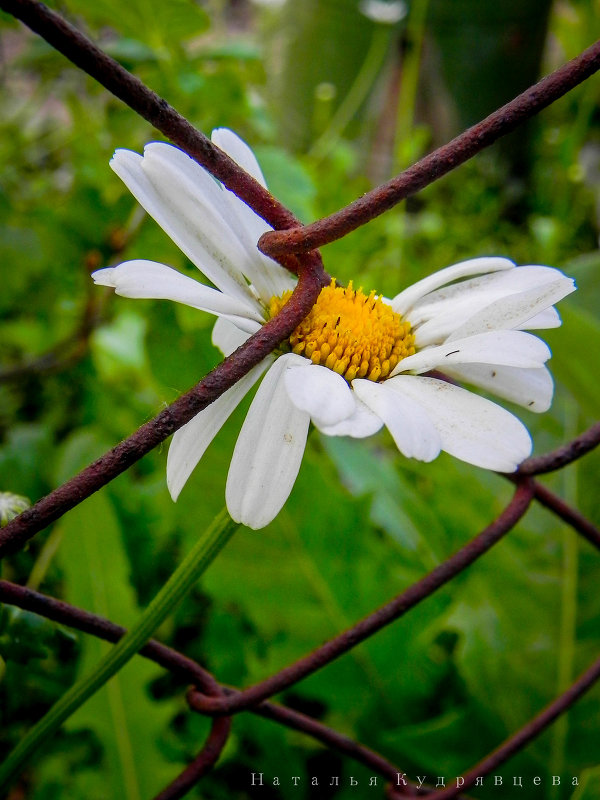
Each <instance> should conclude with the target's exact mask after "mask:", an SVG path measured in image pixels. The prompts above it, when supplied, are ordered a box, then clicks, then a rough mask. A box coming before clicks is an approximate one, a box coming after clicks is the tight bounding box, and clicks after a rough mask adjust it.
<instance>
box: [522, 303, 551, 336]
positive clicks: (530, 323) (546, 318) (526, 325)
mask: <svg viewBox="0 0 600 800" xmlns="http://www.w3.org/2000/svg"><path fill="white" fill-rule="evenodd" d="M561 324H562V320H561V318H560V314H559V313H558V311H557V310H556V309H555V308H554V306H552V307H551V308H546V309H544V311H540V313H539V314H536V315H535V317H532V318H531V319H528V320H526V321H525V322H523V323H522V324H521V325H515V328H516V329H517V330H525V331H535V330H542V329H543V328H560V326H561Z"/></svg>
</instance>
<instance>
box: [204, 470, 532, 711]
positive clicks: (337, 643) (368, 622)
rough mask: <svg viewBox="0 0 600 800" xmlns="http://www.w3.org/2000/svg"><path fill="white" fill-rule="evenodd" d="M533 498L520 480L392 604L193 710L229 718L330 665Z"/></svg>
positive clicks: (463, 562)
mask: <svg viewBox="0 0 600 800" xmlns="http://www.w3.org/2000/svg"><path fill="white" fill-rule="evenodd" d="M532 497H533V485H532V481H531V480H530V479H524V480H522V481H521V482H520V483H519V485H518V486H517V489H516V491H515V493H514V495H513V498H512V500H511V502H510V503H509V504H508V506H507V507H506V508H505V509H504V511H503V512H502V513H501V514H500V515H499V516H498V517H497V518H496V519H495V520H494V521H493V522H491V523H490V524H489V525H488V526H487V528H484V530H483V531H481V533H479V534H478V535H477V536H476V537H475V538H474V539H472V540H471V541H470V542H469V543H468V544H466V545H465V546H464V547H462V548H461V549H460V550H457V551H456V553H454V554H453V555H452V556H450V558H448V559H447V560H446V561H444V562H443V563H442V564H440V565H439V566H438V567H436V568H435V569H433V570H432V571H431V572H430V573H428V574H427V575H425V577H423V578H421V579H420V580H419V581H417V582H416V583H413V585H412V586H410V587H409V588H408V589H407V590H406V591H404V592H403V593H402V594H400V595H398V597H395V598H394V599H393V600H392V601H391V602H389V603H387V604H386V605H384V606H382V607H381V608H379V609H377V611H374V612H373V613H372V614H369V616H367V617H365V618H364V619H362V620H361V621H360V622H358V623H357V624H356V625H353V626H352V627H351V628H349V629H348V630H346V631H344V632H343V633H341V634H339V635H338V636H336V637H335V638H333V639H330V640H329V641H328V642H326V643H325V644H324V645H322V646H321V647H319V648H317V649H316V650H314V651H313V652H312V653H310V654H309V655H307V656H304V658H301V659H299V660H298V661H296V662H295V663H293V664H290V665H289V666H288V667H285V668H284V669H282V670H280V671H279V672H278V673H276V674H275V675H272V676H271V677H270V678H267V679H266V680H264V681H261V682H260V683H257V684H255V685H254V686H251V687H250V688H249V689H245V690H244V691H242V692H240V693H239V694H237V695H235V696H231V695H230V696H227V697H221V698H215V697H209V696H203V695H202V694H201V693H200V692H196V693H195V695H194V707H195V708H196V709H197V710H199V711H202V713H204V714H230V713H232V712H233V711H238V710H240V709H243V708H249V707H251V706H252V705H254V704H256V703H260V702H261V701H263V700H265V699H266V698H267V697H271V696H272V695H274V694H277V693H278V692H281V691H283V690H284V689H287V688H288V687H289V686H291V685H292V684H294V683H296V682H298V681H300V680H302V679H303V678H306V677H307V676H308V675H312V673H313V672H316V671H317V670H319V669H321V668H322V667H323V666H325V665H326V664H330V663H331V662H332V661H334V660H335V659H336V658H339V657H340V656H341V655H343V654H344V653H347V652H348V651H349V650H351V649H352V648H353V647H355V646H356V645H357V644H359V643H360V642H362V641H364V640H365V639H367V638H368V637H369V636H372V635H373V634H374V633H376V632H377V631H379V630H381V629H382V628H384V627H385V626H386V625H389V624H390V623H391V622H393V621H394V620H397V619H399V617H401V616H403V615H404V614H406V612H407V611H409V610H410V609H411V608H413V607H414V606H416V605H417V604H418V603H420V602H421V601H422V600H424V599H425V598H427V597H429V596H430V595H432V594H433V593H434V592H435V591H436V590H437V589H439V588H440V587H441V586H443V585H444V584H445V583H448V581H450V580H452V578H454V577H455V576H456V575H458V573H459V572H462V570H464V569H465V568H466V567H468V566H469V565H470V564H472V563H473V562H474V561H475V560H476V559H478V558H479V557H480V556H481V555H483V554H484V553H486V552H487V551H488V550H489V549H490V548H491V547H492V546H493V545H495V544H496V542H498V541H500V539H501V538H502V537H503V536H504V535H505V534H506V533H508V531H509V530H510V529H511V528H512V527H513V526H514V525H515V524H516V523H517V522H518V520H520V519H521V517H522V516H523V515H524V514H525V512H526V511H527V509H528V508H529V504H530V503H531V499H532Z"/></svg>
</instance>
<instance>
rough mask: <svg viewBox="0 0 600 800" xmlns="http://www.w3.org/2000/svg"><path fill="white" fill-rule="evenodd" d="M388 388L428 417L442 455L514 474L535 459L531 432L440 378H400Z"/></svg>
mask: <svg viewBox="0 0 600 800" xmlns="http://www.w3.org/2000/svg"><path fill="white" fill-rule="evenodd" d="M388 383H390V384H392V386H393V388H394V389H395V390H396V391H398V392H400V393H402V394H403V395H405V396H406V397H407V398H410V399H411V400H412V401H413V402H414V403H416V404H418V406H419V407H420V408H422V409H423V410H424V412H426V413H427V415H428V417H429V418H430V419H431V421H432V422H433V424H434V425H435V427H436V429H437V430H438V432H439V434H440V437H441V443H442V449H443V450H445V451H446V452H447V453H450V455H452V456H454V457H455V458H459V459H461V461H466V462H467V463H469V464H474V465H475V466H478V467H484V468H485V469H493V470H497V471H498V472H514V470H515V469H516V468H517V467H518V465H519V464H520V463H521V462H522V461H523V460H524V459H525V458H527V456H529V454H530V453H531V438H530V436H529V433H528V432H527V428H525V426H524V425H523V424H522V423H521V422H520V421H519V420H518V419H517V418H516V417H514V416H513V415H512V414H510V413H509V412H508V411H506V410H505V409H504V408H502V407H501V406H498V405H496V404H495V403H492V402H491V401H490V400H485V399H484V398H483V397H479V396H478V395H476V394H473V393H472V392H468V391H467V390H466V389H461V388H460V387H458V386H453V385H452V384H450V383H446V382H445V381H439V380H436V379H435V378H423V377H417V376H414V375H400V376H398V377H397V378H392V379H391V380H390V381H389V382H388Z"/></svg>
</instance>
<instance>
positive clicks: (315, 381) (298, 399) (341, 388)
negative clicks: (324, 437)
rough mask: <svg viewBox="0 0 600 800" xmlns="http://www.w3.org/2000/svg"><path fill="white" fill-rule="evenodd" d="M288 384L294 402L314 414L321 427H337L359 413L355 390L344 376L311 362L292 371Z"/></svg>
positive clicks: (287, 374) (286, 376)
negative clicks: (347, 418) (355, 400)
mask: <svg viewBox="0 0 600 800" xmlns="http://www.w3.org/2000/svg"><path fill="white" fill-rule="evenodd" d="M284 381H285V387H286V389H287V391H288V394H289V396H290V400H291V401H292V403H293V404H294V405H295V406H296V408H298V409H300V411H306V412H307V413H308V414H310V417H311V419H312V421H313V422H314V423H315V425H316V426H317V427H318V428H321V426H323V425H325V426H327V425H335V424H337V423H338V422H341V421H342V420H343V419H346V417H349V416H350V415H351V414H353V413H354V412H355V410H356V404H355V402H354V395H353V394H352V390H351V389H350V387H349V386H348V384H347V383H346V381H345V380H344V379H343V378H342V376H341V375H338V374H337V372H334V371H333V370H331V369H328V368H327V367H320V366H317V365H316V364H311V363H310V361H308V359H305V362H304V365H303V366H299V367H292V368H291V369H288V370H287V372H286V373H285V375H284Z"/></svg>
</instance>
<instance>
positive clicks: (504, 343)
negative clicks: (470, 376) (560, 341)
mask: <svg viewBox="0 0 600 800" xmlns="http://www.w3.org/2000/svg"><path fill="white" fill-rule="evenodd" d="M550 355H551V353H550V349H549V348H548V345H547V344H546V343H545V342H543V341H542V340H541V339H538V338H537V336H533V335H532V334H531V333H525V332H524V331H489V332H487V333H478V334H476V335H475V336H468V337H467V338H466V339H457V340H456V341H453V342H445V343H444V344H443V345H439V346H437V347H429V348H427V349H425V350H421V351H420V352H418V353H415V354H414V355H412V356H407V357H406V358H403V359H402V361H400V363H399V364H398V365H397V366H396V368H395V369H394V370H393V372H392V376H394V375H398V374H400V373H402V372H415V373H420V372H427V371H428V370H430V369H441V370H442V372H443V371H444V368H445V367H446V366H448V365H453V364H472V363H475V364H498V365H503V366H506V367H525V368H528V367H541V366H543V364H544V362H545V361H547V360H548V359H549V358H550Z"/></svg>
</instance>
